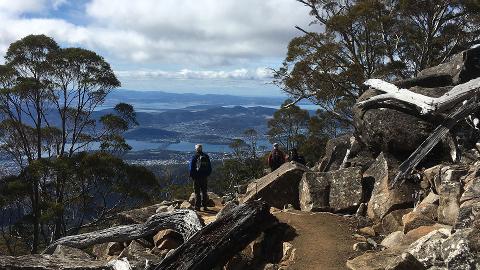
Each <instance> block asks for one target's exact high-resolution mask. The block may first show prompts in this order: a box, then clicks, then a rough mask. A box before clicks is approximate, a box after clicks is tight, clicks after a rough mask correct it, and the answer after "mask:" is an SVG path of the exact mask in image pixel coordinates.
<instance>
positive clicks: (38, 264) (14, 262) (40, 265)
mask: <svg viewBox="0 0 480 270" xmlns="http://www.w3.org/2000/svg"><path fill="white" fill-rule="evenodd" d="M106 264H107V262H106V261H93V260H91V261H85V260H81V259H68V258H62V257H58V256H54V255H43V254H42V255H40V254H34V255H25V256H19V257H11V256H0V269H7V270H23V269H25V270H32V269H35V270H58V269H68V270H113V268H112V267H109V266H106Z"/></svg>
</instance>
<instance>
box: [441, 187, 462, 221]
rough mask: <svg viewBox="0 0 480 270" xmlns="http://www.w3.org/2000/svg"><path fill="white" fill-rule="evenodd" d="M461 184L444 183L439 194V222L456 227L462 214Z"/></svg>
mask: <svg viewBox="0 0 480 270" xmlns="http://www.w3.org/2000/svg"><path fill="white" fill-rule="evenodd" d="M461 192H462V185H461V183H460V182H443V183H442V184H441V185H440V187H439V189H438V193H439V196H440V204H439V206H438V221H439V222H440V223H444V224H449V225H454V224H455V222H456V220H457V217H458V213H459V212H460V196H461V195H462V193H461Z"/></svg>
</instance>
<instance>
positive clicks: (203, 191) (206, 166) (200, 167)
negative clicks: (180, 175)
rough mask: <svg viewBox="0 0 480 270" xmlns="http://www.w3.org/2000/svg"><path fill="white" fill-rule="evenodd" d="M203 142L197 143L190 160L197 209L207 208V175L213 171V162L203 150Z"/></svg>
mask: <svg viewBox="0 0 480 270" xmlns="http://www.w3.org/2000/svg"><path fill="white" fill-rule="evenodd" d="M202 148H203V147H202V145H201V144H197V145H195V155H193V157H192V160H191V161H190V177H192V179H193V189H194V191H195V210H200V207H203V210H204V211H205V210H207V202H208V193H207V177H208V176H209V175H210V174H211V173H212V164H211V163H210V157H209V156H208V155H207V154H206V153H204V152H203V149H202Z"/></svg>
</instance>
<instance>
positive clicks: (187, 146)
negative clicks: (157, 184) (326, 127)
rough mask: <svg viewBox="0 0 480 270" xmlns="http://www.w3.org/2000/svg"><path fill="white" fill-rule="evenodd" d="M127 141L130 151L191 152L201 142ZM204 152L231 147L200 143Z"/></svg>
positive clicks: (261, 143) (93, 147)
mask: <svg viewBox="0 0 480 270" xmlns="http://www.w3.org/2000/svg"><path fill="white" fill-rule="evenodd" d="M127 143H128V144H129V145H130V146H131V147H132V150H131V151H144V150H170V151H178V152H193V151H194V150H195V144H197V143H201V142H195V143H194V142H187V141H180V142H178V143H162V142H149V141H138V140H127ZM201 144H202V145H203V150H204V151H205V152H211V153H230V152H232V149H231V148H230V147H229V146H228V145H227V144H210V143H201ZM257 145H258V147H265V148H266V149H269V148H270V143H269V142H268V141H267V140H265V139H262V140H259V141H258V142H257ZM99 148H100V143H99V142H94V143H91V144H90V145H89V146H88V147H87V148H85V150H98V149H99Z"/></svg>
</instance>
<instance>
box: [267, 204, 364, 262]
mask: <svg viewBox="0 0 480 270" xmlns="http://www.w3.org/2000/svg"><path fill="white" fill-rule="evenodd" d="M274 215H275V216H276V217H277V218H278V219H279V220H280V221H281V222H283V223H287V224H289V225H290V226H292V227H293V228H295V230H296V233H297V236H296V237H295V238H294V239H293V240H292V241H291V242H290V243H292V244H293V247H294V248H296V251H295V260H294V263H292V264H290V265H289V266H288V269H289V270H294V269H295V270H305V269H308V270H317V269H318V270H329V269H332V270H333V269H335V270H336V269H347V268H346V266H345V263H346V261H347V259H348V258H349V257H352V256H355V255H358V254H356V253H355V252H354V251H353V249H352V246H353V244H354V243H355V239H354V238H353V237H352V234H353V233H354V229H353V226H352V225H351V224H352V220H351V219H348V218H345V217H342V216H337V215H333V214H329V213H309V212H300V211H288V212H277V213H275V214H274Z"/></svg>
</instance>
